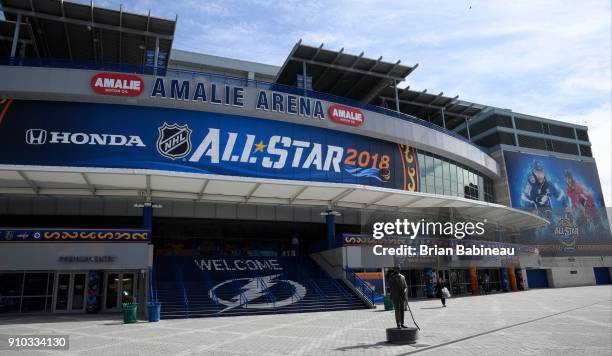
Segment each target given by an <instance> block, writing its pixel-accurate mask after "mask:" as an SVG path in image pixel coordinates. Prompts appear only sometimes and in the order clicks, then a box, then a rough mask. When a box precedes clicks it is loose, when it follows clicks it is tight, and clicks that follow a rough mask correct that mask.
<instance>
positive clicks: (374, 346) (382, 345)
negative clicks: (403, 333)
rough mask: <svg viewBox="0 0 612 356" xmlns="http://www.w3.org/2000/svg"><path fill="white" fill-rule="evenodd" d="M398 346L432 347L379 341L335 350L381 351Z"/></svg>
mask: <svg viewBox="0 0 612 356" xmlns="http://www.w3.org/2000/svg"><path fill="white" fill-rule="evenodd" d="M398 346H410V347H414V348H420V347H429V346H430V345H427V344H419V343H417V344H392V343H390V342H387V341H379V342H377V343H375V344H358V345H354V346H344V347H339V348H337V349H335V350H336V351H351V350H357V349H364V350H367V349H380V348H385V347H398Z"/></svg>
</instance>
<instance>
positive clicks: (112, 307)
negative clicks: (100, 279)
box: [104, 272, 136, 311]
mask: <svg viewBox="0 0 612 356" xmlns="http://www.w3.org/2000/svg"><path fill="white" fill-rule="evenodd" d="M104 286H105V287H104V310H105V311H117V310H121V303H128V302H129V303H131V302H133V301H134V297H135V296H136V274H135V273H134V272H107V273H106V279H105V281H104Z"/></svg>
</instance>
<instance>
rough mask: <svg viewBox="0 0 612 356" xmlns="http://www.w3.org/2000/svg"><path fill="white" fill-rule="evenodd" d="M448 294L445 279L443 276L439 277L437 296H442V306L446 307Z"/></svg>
mask: <svg viewBox="0 0 612 356" xmlns="http://www.w3.org/2000/svg"><path fill="white" fill-rule="evenodd" d="M448 294H449V292H448V288H446V284H445V283H444V280H443V279H442V278H438V282H437V283H436V297H437V298H440V301H441V302H442V307H444V308H446V298H447V295H448Z"/></svg>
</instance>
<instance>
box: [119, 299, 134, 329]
mask: <svg viewBox="0 0 612 356" xmlns="http://www.w3.org/2000/svg"><path fill="white" fill-rule="evenodd" d="M121 306H122V307H123V322H124V323H125V324H129V323H136V322H138V318H137V317H136V312H137V311H138V304H137V303H123V304H122V305H121Z"/></svg>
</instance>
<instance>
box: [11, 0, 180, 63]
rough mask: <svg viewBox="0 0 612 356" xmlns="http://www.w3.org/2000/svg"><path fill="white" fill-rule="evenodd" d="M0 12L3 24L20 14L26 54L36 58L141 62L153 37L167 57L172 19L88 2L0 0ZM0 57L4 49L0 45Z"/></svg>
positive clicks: (153, 42) (143, 61)
mask: <svg viewBox="0 0 612 356" xmlns="http://www.w3.org/2000/svg"><path fill="white" fill-rule="evenodd" d="M0 11H2V12H3V13H4V16H5V18H6V20H7V21H8V22H13V23H15V22H17V19H18V18H19V17H20V18H21V25H22V26H23V25H24V24H28V25H29V26H31V31H29V32H30V34H31V37H32V38H31V39H32V42H33V43H32V45H31V46H28V51H27V53H26V56H37V57H42V58H57V59H70V60H83V61H95V62H114V63H121V64H132V65H143V64H144V63H145V54H146V51H147V50H152V51H154V50H155V49H156V39H157V40H158V41H159V42H158V43H159V51H160V52H165V53H167V54H168V55H169V52H170V49H171V48H172V40H173V38H174V30H175V27H176V21H174V20H166V19H160V18H156V17H151V16H150V14H149V15H137V14H132V13H127V12H123V11H122V10H121V8H120V9H119V10H111V9H105V8H100V7H95V6H94V4H93V1H92V2H91V4H90V5H83V4H77V3H72V2H67V1H57V0H29V1H24V0H0ZM13 27H14V26H13ZM22 30H24V29H23V28H22ZM21 32H28V31H27V30H26V31H20V36H21ZM12 33H13V32H12V31H11V38H12ZM0 55H2V56H8V55H9V53H8V52H6V51H5V50H4V47H2V52H0Z"/></svg>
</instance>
